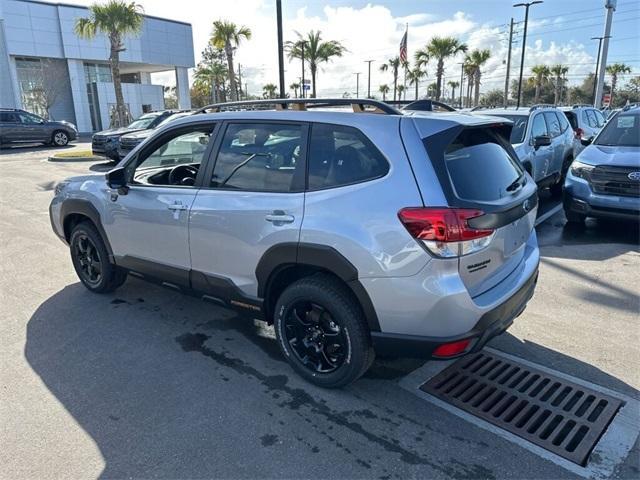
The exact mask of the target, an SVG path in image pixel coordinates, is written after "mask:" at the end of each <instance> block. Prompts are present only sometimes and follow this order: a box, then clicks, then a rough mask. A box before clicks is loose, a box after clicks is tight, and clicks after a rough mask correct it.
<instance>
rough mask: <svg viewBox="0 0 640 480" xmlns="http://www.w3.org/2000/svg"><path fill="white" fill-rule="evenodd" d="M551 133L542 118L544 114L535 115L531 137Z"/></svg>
mask: <svg viewBox="0 0 640 480" xmlns="http://www.w3.org/2000/svg"><path fill="white" fill-rule="evenodd" d="M546 135H549V132H547V124H546V123H545V122H544V118H542V114H538V115H536V116H535V117H533V123H532V124H531V138H536V137H542V136H546Z"/></svg>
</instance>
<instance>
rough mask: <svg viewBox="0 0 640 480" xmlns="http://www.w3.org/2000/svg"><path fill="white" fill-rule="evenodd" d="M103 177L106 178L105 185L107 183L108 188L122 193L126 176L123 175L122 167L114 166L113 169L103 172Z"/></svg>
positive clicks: (124, 188) (125, 187)
mask: <svg viewBox="0 0 640 480" xmlns="http://www.w3.org/2000/svg"><path fill="white" fill-rule="evenodd" d="M105 178H106V179H107V185H109V188H113V189H114V190H118V192H119V193H123V192H121V191H122V190H126V189H127V178H126V176H125V170H124V167H116V168H114V169H113V170H109V171H108V172H107V173H106V174H105ZM124 193H126V192H124Z"/></svg>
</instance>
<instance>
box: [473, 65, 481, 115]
mask: <svg viewBox="0 0 640 480" xmlns="http://www.w3.org/2000/svg"><path fill="white" fill-rule="evenodd" d="M480 76H481V73H480V68H478V69H477V70H476V74H475V75H474V81H475V92H474V98H473V103H474V106H476V107H477V106H478V103H480Z"/></svg>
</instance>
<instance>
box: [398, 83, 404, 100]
mask: <svg viewBox="0 0 640 480" xmlns="http://www.w3.org/2000/svg"><path fill="white" fill-rule="evenodd" d="M405 90H406V88H405V86H404V85H402V84H401V85H398V100H402V94H403V93H404V91H405Z"/></svg>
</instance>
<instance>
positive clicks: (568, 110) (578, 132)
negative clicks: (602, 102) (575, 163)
mask: <svg viewBox="0 0 640 480" xmlns="http://www.w3.org/2000/svg"><path fill="white" fill-rule="evenodd" d="M560 110H562V111H563V112H564V114H565V115H566V116H567V120H569V123H570V124H571V128H572V129H573V133H574V135H575V138H576V142H575V148H574V150H575V156H576V157H577V156H578V154H579V153H580V152H581V151H582V150H583V149H584V145H583V144H582V140H585V141H591V140H593V139H594V138H595V136H596V135H597V134H598V133H599V132H600V130H601V129H602V127H604V124H605V122H606V121H607V120H606V118H605V116H604V115H603V114H602V112H601V111H600V110H598V109H597V108H594V107H593V106H592V105H574V106H573V107H561V108H560Z"/></svg>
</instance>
